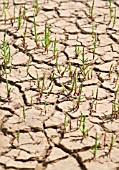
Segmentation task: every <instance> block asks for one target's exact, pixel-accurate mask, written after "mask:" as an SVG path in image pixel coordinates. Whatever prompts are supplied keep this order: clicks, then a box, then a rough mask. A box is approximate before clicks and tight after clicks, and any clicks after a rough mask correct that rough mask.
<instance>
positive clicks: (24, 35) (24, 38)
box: [22, 22, 27, 50]
mask: <svg viewBox="0 0 119 170" xmlns="http://www.w3.org/2000/svg"><path fill="white" fill-rule="evenodd" d="M26 33H27V22H26V26H25V28H24V32H23V39H22V46H23V48H24V49H25V50H26V49H27V44H26Z"/></svg>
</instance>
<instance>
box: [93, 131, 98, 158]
mask: <svg viewBox="0 0 119 170" xmlns="http://www.w3.org/2000/svg"><path fill="white" fill-rule="evenodd" d="M98 145H99V143H98V135H97V132H96V135H95V144H94V149H93V156H94V158H95V157H96V154H97V149H98Z"/></svg>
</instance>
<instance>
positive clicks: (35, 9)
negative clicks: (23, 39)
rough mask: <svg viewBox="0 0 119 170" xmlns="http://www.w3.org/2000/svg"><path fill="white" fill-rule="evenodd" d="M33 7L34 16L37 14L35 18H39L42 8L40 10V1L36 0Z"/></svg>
mask: <svg viewBox="0 0 119 170" xmlns="http://www.w3.org/2000/svg"><path fill="white" fill-rule="evenodd" d="M33 7H34V14H35V16H37V15H38V13H39V11H40V8H39V5H38V0H35V3H34V5H33Z"/></svg>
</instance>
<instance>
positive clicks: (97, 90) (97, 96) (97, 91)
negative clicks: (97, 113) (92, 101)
mask: <svg viewBox="0 0 119 170" xmlns="http://www.w3.org/2000/svg"><path fill="white" fill-rule="evenodd" d="M98 93H99V90H98V88H97V91H96V97H95V98H96V100H97V99H98Z"/></svg>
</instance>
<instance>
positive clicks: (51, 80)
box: [49, 73, 54, 87]
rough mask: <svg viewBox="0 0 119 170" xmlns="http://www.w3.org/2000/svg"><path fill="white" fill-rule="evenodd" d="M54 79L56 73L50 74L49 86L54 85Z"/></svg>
mask: <svg viewBox="0 0 119 170" xmlns="http://www.w3.org/2000/svg"><path fill="white" fill-rule="evenodd" d="M53 81H54V73H53V74H52V75H51V76H50V84H49V87H50V86H51V85H52V83H53Z"/></svg>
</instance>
